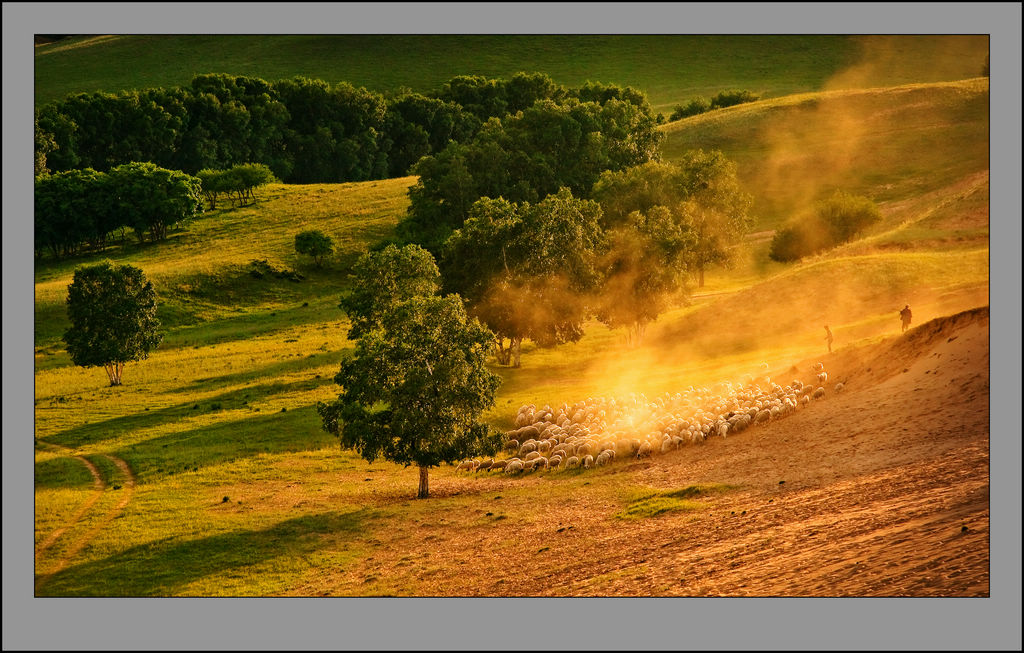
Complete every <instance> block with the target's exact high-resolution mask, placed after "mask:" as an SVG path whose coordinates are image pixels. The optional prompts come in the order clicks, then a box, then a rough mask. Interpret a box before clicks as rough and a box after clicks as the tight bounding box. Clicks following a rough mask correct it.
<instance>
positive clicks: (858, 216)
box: [768, 191, 882, 262]
mask: <svg viewBox="0 0 1024 653" xmlns="http://www.w3.org/2000/svg"><path fill="white" fill-rule="evenodd" d="M881 219H882V213H881V211H879V209H878V206H877V205H876V204H875V203H874V202H873V201H871V200H870V199H869V198H867V197H861V196H857V195H851V194H849V193H844V192H842V191H836V192H835V193H834V194H833V195H832V196H831V197H829V198H827V199H824V200H821V201H819V202H818V203H817V204H815V206H814V211H813V212H812V213H811V214H809V215H806V216H804V217H803V218H801V219H799V220H797V221H796V222H794V223H793V224H791V225H789V226H788V227H786V228H784V229H780V230H779V231H778V232H776V234H775V237H774V238H773V239H772V243H771V248H770V250H769V252H768V256H769V257H770V258H771V259H772V260H775V261H781V262H787V261H795V260H798V259H800V258H803V257H804V256H809V255H811V254H816V253H818V252H820V251H823V250H826V249H829V248H831V247H835V246H836V245H840V244H842V243H845V242H849V241H850V240H853V239H854V238H856V237H857V236H858V235H860V234H861V233H863V231H864V230H865V229H867V228H868V227H870V226H871V225H874V224H876V223H878V222H880V221H881Z"/></svg>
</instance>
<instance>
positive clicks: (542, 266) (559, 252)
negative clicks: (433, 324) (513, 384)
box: [442, 188, 603, 367]
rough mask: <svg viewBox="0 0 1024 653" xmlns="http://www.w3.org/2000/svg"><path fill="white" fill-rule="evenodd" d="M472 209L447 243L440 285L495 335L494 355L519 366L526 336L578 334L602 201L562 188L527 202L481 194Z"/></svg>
mask: <svg viewBox="0 0 1024 653" xmlns="http://www.w3.org/2000/svg"><path fill="white" fill-rule="evenodd" d="M469 213H470V217H469V218H468V219H467V220H466V223H465V224H464V225H463V226H462V228H461V229H458V230H456V231H455V232H454V233H453V234H452V235H451V237H450V238H449V239H448V241H447V242H446V243H445V247H444V250H443V254H442V266H443V268H444V288H445V290H446V291H450V292H458V293H459V294H460V295H462V297H463V298H464V299H465V300H466V302H467V305H468V306H469V307H470V311H471V313H472V314H473V315H475V316H477V317H479V318H480V319H481V320H482V321H483V322H484V323H485V324H487V325H488V327H490V328H491V329H492V330H493V331H494V332H495V333H496V335H497V336H498V340H497V343H496V345H497V349H498V358H499V361H500V362H502V363H503V364H509V362H511V363H512V364H513V365H514V366H516V367H518V366H519V365H520V347H521V343H522V341H523V339H527V338H528V339H530V340H533V341H534V342H536V343H538V344H540V345H542V346H548V345H554V344H561V343H565V342H573V341H576V340H579V338H580V337H581V336H582V335H583V322H584V321H585V320H586V318H587V315H588V306H589V300H590V294H591V293H592V292H593V291H594V290H595V289H596V288H597V286H598V284H599V283H600V274H599V271H598V269H597V267H596V265H597V258H596V257H597V255H598V253H599V251H600V249H601V247H602V246H603V233H602V231H601V228H600V218H601V207H600V206H599V205H598V204H597V203H596V202H594V201H590V200H581V199H578V198H576V197H574V196H573V194H572V192H571V191H570V190H569V189H568V188H562V189H561V190H559V191H558V192H557V193H554V194H552V195H549V196H547V197H546V198H544V200H543V201H541V202H539V203H537V204H532V205H531V204H530V203H528V202H523V203H520V204H513V203H511V202H508V201H507V200H504V199H497V200H495V199H490V198H481V199H480V200H478V201H477V202H475V203H474V204H473V206H472V207H471V209H470V212H469ZM506 338H507V339H508V340H509V349H507V350H506V349H505V347H504V340H505V339H506Z"/></svg>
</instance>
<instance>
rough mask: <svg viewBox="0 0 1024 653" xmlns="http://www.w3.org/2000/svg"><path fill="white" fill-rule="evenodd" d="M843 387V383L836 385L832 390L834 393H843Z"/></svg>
mask: <svg viewBox="0 0 1024 653" xmlns="http://www.w3.org/2000/svg"><path fill="white" fill-rule="evenodd" d="M845 387H846V385H845V384H843V383H837V384H836V387H834V388H833V390H835V391H836V392H842V391H843V388H845Z"/></svg>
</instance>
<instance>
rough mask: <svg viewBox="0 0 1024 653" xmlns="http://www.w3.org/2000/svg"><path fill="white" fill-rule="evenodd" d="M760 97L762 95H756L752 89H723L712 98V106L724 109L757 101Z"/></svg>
mask: <svg viewBox="0 0 1024 653" xmlns="http://www.w3.org/2000/svg"><path fill="white" fill-rule="evenodd" d="M759 99H761V96H760V95H755V94H753V93H751V92H750V91H722V92H721V93H719V94H718V95H716V96H715V97H713V98H711V108H712V109H724V108H725V107H731V106H735V105H737V104H743V103H745V102H756V101H757V100H759Z"/></svg>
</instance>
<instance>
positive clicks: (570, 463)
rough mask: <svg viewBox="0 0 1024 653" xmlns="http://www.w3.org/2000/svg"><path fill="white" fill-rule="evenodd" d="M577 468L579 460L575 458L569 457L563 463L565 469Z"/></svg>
mask: <svg viewBox="0 0 1024 653" xmlns="http://www.w3.org/2000/svg"><path fill="white" fill-rule="evenodd" d="M579 466H580V459H579V458H577V457H576V456H570V457H569V459H568V460H566V461H565V468H566V469H576V468H577V467H579Z"/></svg>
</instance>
